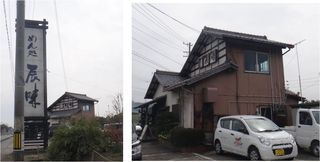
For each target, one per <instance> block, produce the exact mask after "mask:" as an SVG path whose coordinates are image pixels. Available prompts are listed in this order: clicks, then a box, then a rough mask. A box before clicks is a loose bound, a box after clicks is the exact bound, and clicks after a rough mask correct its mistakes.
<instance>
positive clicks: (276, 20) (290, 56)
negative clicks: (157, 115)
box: [132, 4, 320, 102]
mask: <svg viewBox="0 0 320 162" xmlns="http://www.w3.org/2000/svg"><path fill="white" fill-rule="evenodd" d="M153 5H154V6H156V7H157V8H159V9H160V10H162V11H163V12H165V13H167V14H169V15H170V16H172V17H174V18H176V19H178V20H180V21H182V22H183V23H185V24H187V25H189V26H191V27H193V28H196V29H197V30H199V31H201V30H202V29H203V27H204V26H208V27H212V28H218V29H225V30H231V31H237V32H244V33H250V34H257V35H266V36H267V37H268V39H271V40H276V41H281V42H286V43H291V44H294V43H297V42H299V41H301V40H303V39H306V41H305V42H303V43H301V44H300V45H298V53H299V59H300V60H299V61H300V71H301V79H302V93H303V96H305V97H306V98H307V99H309V100H311V99H319V77H320V73H319V62H320V60H319V52H320V50H319V46H320V45H319V38H320V31H319V28H320V5H319V4H153ZM132 15H133V21H132V23H133V27H132V32H133V40H132V41H133V53H134V55H133V74H132V76H133V84H132V88H133V94H132V96H133V100H134V101H139V102H144V101H146V100H144V95H145V93H146V90H147V88H148V85H149V83H150V80H151V78H152V75H153V72H155V69H162V70H170V71H176V72H179V71H180V70H181V68H182V65H183V64H184V62H185V60H186V58H185V57H183V56H184V55H185V54H184V53H183V52H182V51H183V50H187V46H185V45H183V43H182V42H183V41H185V42H191V43H192V44H194V43H195V41H196V39H197V38H198V36H199V33H198V32H195V31H192V30H190V29H188V28H186V27H184V26H182V25H180V24H178V23H177V22H175V21H173V20H172V19H170V18H168V17H166V16H164V15H163V14H161V13H160V12H158V11H156V10H155V9H153V8H152V7H150V6H148V5H147V4H134V5H133V9H132ZM151 17H153V18H151ZM156 17H157V18H156ZM159 19H160V20H159ZM159 24H161V25H159ZM150 35H151V36H150ZM152 36H154V37H156V38H153V37H152ZM141 42H143V43H144V44H142V43H141ZM150 47H151V48H150ZM159 53H161V54H162V55H165V57H164V56H161V54H159ZM167 57H169V58H167ZM146 59H148V60H149V62H148V61H146ZM172 59H173V60H175V61H176V62H175V61H172ZM150 60H153V61H154V62H151V63H150ZM284 74H285V80H288V86H289V89H290V90H292V91H294V92H298V91H299V84H298V68H297V59H296V55H295V49H293V50H291V51H290V52H288V53H287V54H285V55H284Z"/></svg>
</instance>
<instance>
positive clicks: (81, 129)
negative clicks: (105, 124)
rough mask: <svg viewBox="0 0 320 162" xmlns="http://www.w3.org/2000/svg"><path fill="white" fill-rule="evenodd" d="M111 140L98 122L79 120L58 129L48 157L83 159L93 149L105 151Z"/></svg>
mask: <svg viewBox="0 0 320 162" xmlns="http://www.w3.org/2000/svg"><path fill="white" fill-rule="evenodd" d="M109 142H110V141H108V139H106V138H105V137H104V136H103V133H102V132H101V130H100V129H99V125H98V124H97V123H95V122H93V121H84V120H79V121H76V122H72V123H71V126H69V127H67V126H64V127H60V128H58V129H57V131H56V132H55V133H54V135H53V138H52V139H51V141H50V145H49V147H48V159H49V160H81V159H83V158H85V157H88V156H89V155H90V154H91V152H92V150H96V151H98V152H104V151H105V149H106V148H107V146H108V143H109Z"/></svg>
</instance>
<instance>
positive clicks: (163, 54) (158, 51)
mask: <svg viewBox="0 0 320 162" xmlns="http://www.w3.org/2000/svg"><path fill="white" fill-rule="evenodd" d="M132 39H133V40H134V41H136V42H138V43H140V44H141V45H143V46H144V47H146V48H149V49H151V50H152V51H154V52H156V53H158V54H159V55H161V56H163V57H165V58H167V59H168V60H171V61H172V62H174V63H176V64H178V65H182V64H180V63H179V62H177V61H176V60H174V59H172V58H170V57H168V56H166V55H164V54H162V53H160V52H159V51H157V50H155V49H154V48H152V47H150V46H148V45H146V44H145V43H143V42H141V41H139V40H137V39H136V38H134V37H133V38H132Z"/></svg>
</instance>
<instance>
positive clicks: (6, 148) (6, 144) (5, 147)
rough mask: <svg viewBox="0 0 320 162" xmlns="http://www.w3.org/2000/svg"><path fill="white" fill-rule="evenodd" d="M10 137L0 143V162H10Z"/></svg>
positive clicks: (11, 148)
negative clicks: (4, 161) (2, 161)
mask: <svg viewBox="0 0 320 162" xmlns="http://www.w3.org/2000/svg"><path fill="white" fill-rule="evenodd" d="M12 139H13V138H12V137H10V138H8V139H6V140H3V141H1V160H10V158H9V154H11V153H12V151H13V144H12Z"/></svg>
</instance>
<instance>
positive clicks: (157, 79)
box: [145, 70, 186, 98]
mask: <svg viewBox="0 0 320 162" xmlns="http://www.w3.org/2000/svg"><path fill="white" fill-rule="evenodd" d="M185 79H186V78H183V77H181V76H180V75H179V73H178V72H171V71H161V70H157V71H156V72H155V73H154V74H153V77H152V80H151V83H150V85H149V87H148V90H147V93H146V96H145V98H152V97H153V95H154V93H155V92H156V90H157V87H158V85H159V84H160V85H162V86H163V87H164V88H165V87H169V86H170V85H173V84H176V83H179V82H181V81H183V80H185Z"/></svg>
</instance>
